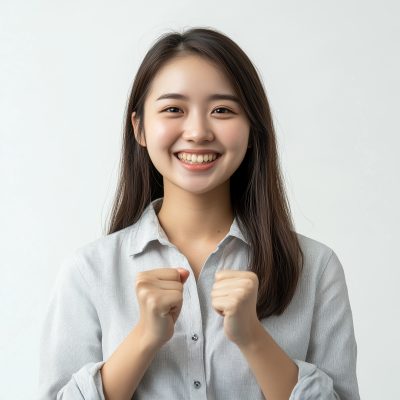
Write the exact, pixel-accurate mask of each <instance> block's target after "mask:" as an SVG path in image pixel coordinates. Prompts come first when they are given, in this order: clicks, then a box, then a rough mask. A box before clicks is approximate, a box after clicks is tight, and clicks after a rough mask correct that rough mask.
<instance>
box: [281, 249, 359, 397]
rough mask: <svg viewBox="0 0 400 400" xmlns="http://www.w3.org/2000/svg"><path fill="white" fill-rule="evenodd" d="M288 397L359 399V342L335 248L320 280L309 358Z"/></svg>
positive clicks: (301, 368)
mask: <svg viewBox="0 0 400 400" xmlns="http://www.w3.org/2000/svg"><path fill="white" fill-rule="evenodd" d="M293 361H294V363H295V364H296V365H297V366H298V367H299V375H298V382H297V384H296V386H295V387H294V389H293V391H292V394H291V396H290V399H289V400H359V399H360V396H359V391H358V383H357V375H356V361H357V343H356V340H355V336H354V326H353V317H352V311H351V308H350V301H349V296H348V290H347V285H346V280H345V275H344V271H343V267H342V265H341V263H340V261H339V259H338V257H337V256H336V254H335V253H334V252H332V255H331V257H330V259H329V261H328V263H327V266H326V268H325V270H324V272H323V274H322V276H321V278H320V280H319V282H318V285H317V288H316V297H315V307H314V315H313V322H312V327H311V337H310V343H309V348H308V351H307V356H306V361H301V360H293Z"/></svg>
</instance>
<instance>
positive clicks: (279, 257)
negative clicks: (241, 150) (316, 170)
mask: <svg viewBox="0 0 400 400" xmlns="http://www.w3.org/2000/svg"><path fill="white" fill-rule="evenodd" d="M189 54H194V55H198V56H200V57H203V58H205V59H207V60H208V61H211V62H213V63H214V65H216V66H217V67H219V68H220V69H221V70H222V71H223V73H224V74H225V75H226V76H227V78H228V79H229V80H230V82H231V84H232V86H233V89H234V91H235V93H236V95H237V97H238V98H239V100H240V105H241V107H242V109H243V110H244V112H245V115H246V116H247V118H248V120H249V122H250V138H251V141H252V147H251V148H249V149H247V153H246V155H245V157H244V159H243V161H242V163H241V164H240V166H239V168H238V169H237V170H236V171H235V172H234V174H233V175H232V176H231V178H230V195H231V202H232V209H233V212H234V214H235V216H236V218H237V221H238V224H239V226H240V229H241V230H242V232H243V235H244V236H245V238H246V239H247V240H248V242H249V244H250V265H249V270H250V271H253V272H254V273H255V274H257V276H258V279H259V289H258V300H257V316H258V318H259V319H262V318H266V317H269V316H272V315H276V316H279V315H281V314H282V313H283V312H284V311H285V309H286V308H287V307H288V305H289V303H290V301H291V300H292V298H293V296H294V293H295V290H296V287H297V283H298V280H299V278H300V274H301V271H302V268H303V254H302V251H301V248H300V244H299V241H298V238H297V235H296V233H295V232H294V229H293V222H292V217H291V214H290V208H289V203H288V200H287V197H286V193H285V189H284V185H283V181H282V176H281V171H280V166H279V160H278V152H277V143H276V134H275V129H274V125H273V121H272V116H271V110H270V107H269V103H268V99H267V96H266V93H265V89H264V86H263V84H262V81H261V79H260V77H259V75H258V73H257V70H256V68H255V67H254V65H253V64H252V62H251V61H250V59H249V58H248V57H247V55H246V54H245V53H244V52H243V50H242V49H241V48H240V47H239V46H238V45H237V44H236V43H235V42H234V41H232V40H231V39H230V38H228V37H227V36H225V35H224V34H222V33H220V32H218V31H216V30H213V29H206V28H192V29H190V30H187V31H185V32H183V33H178V32H172V33H167V34H164V35H162V36H161V37H160V38H159V39H158V40H157V41H156V42H155V44H154V45H153V46H152V47H151V49H150V50H149V51H148V52H147V54H146V56H145V58H144V60H143V62H142V64H141V65H140V67H139V69H138V72H137V74H136V77H135V80H134V82H133V86H132V91H131V95H130V99H129V102H128V104H127V108H126V116H125V130H124V137H123V148H122V158H121V164H120V175H119V183H118V187H117V192H116V195H115V199H114V203H113V206H112V210H111V215H110V220H109V227H108V234H111V233H114V232H116V231H119V230H121V229H124V228H126V227H128V226H130V225H132V224H134V223H135V222H136V221H137V220H138V219H139V218H140V216H141V215H142V212H143V210H144V209H145V208H146V207H147V206H148V205H149V204H150V202H151V201H153V200H155V199H157V198H160V197H163V196H164V188H163V177H162V175H161V174H160V173H159V172H158V171H157V169H156V168H155V167H154V165H153V163H152V161H151V159H150V157H149V154H148V151H147V148H145V147H142V146H140V145H139V144H138V143H137V141H136V139H135V135H134V130H133V126H132V122H131V115H132V112H133V111H136V118H137V119H138V121H139V124H138V132H137V134H138V136H139V137H141V135H143V133H144V126H143V120H144V103H145V100H146V96H147V94H148V93H149V89H150V86H151V84H152V81H153V79H154V77H155V75H156V74H157V72H158V71H160V68H162V67H163V66H164V65H165V64H166V63H167V62H168V61H171V60H172V59H173V58H174V57H177V56H182V55H189Z"/></svg>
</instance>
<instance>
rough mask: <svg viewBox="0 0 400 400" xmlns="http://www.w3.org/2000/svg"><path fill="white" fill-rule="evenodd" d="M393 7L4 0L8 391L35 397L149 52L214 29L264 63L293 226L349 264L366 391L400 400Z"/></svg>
mask: <svg viewBox="0 0 400 400" xmlns="http://www.w3.org/2000/svg"><path fill="white" fill-rule="evenodd" d="M399 20H400V2H398V1H387V0H380V1H377V0H376V1H366V0H364V1H360V0H358V1H351V0H350V1H349V0H346V1H344V0H336V1H330V2H327V1H308V0H305V1H304V0H303V1H270V0H268V1H266V0H263V1H261V0H259V1H249V0H247V1H240V2H239V1H233V0H232V1H226V0H218V1H215V0H213V1H206V0H202V1H181V0H174V1H161V0H158V1H150V0H146V1H140V2H139V1H112V2H111V1H108V2H104V1H68V2H67V1H63V2H61V1H54V0H53V1H43V0H36V1H34V2H33V1H22V0H12V1H11V0H10V1H4V0H1V2H0V134H1V146H0V163H1V164H0V168H1V169H0V172H1V180H0V187H1V192H0V193H1V208H0V209H1V213H0V224H1V225H0V227H1V229H0V235H1V237H0V239H1V242H0V243H1V250H0V259H1V264H0V265H1V279H0V313H1V315H0V323H1V328H0V329H1V341H0V346H1V348H0V351H1V354H0V357H1V363H0V388H1V397H2V398H4V399H10V400H13V399H23V398H25V399H28V398H35V397H36V395H37V383H38V356H39V347H38V346H39V337H40V333H41V328H42V322H43V317H44V313H45V310H46V307H47V304H48V300H49V296H50V292H51V290H52V287H53V284H54V280H55V277H56V274H57V272H58V270H59V268H60V266H61V262H62V260H63V259H64V258H65V257H66V256H67V255H69V254H71V253H72V252H73V251H74V250H76V249H77V248H79V247H81V246H83V245H85V244H87V243H89V242H91V241H93V240H95V239H97V238H99V237H100V236H101V235H102V234H103V232H105V231H104V227H105V220H106V217H107V214H108V211H109V207H110V203H111V199H112V197H113V195H114V190H115V185H116V178H117V172H118V164H119V155H120V145H121V134H122V121H123V113H124V108H125V104H126V100H127V96H128V94H129V91H130V86H131V83H132V81H133V78H134V76H135V72H136V70H137V68H138V65H139V64H140V62H141V60H142V58H143V56H144V55H145V53H146V51H147V49H148V48H149V46H150V45H151V43H152V42H153V40H154V39H155V38H156V37H158V35H160V34H161V33H163V32H165V30H166V29H171V28H172V29H178V30H181V29H182V28H184V27H186V26H210V27H214V28H217V29H219V30H221V31H223V32H224V33H226V34H227V35H228V36H230V37H231V38H232V39H233V40H235V41H236V42H237V43H238V44H239V45H240V46H241V47H242V48H243V50H244V51H245V52H246V53H247V54H248V55H249V56H250V58H251V59H252V60H253V62H254V63H255V65H256V66H257V68H258V69H259V70H260V72H261V74H262V77H263V80H264V83H265V86H266V88H267V93H268V96H269V99H270V102H271V106H272V108H273V112H274V117H275V122H276V126H277V132H278V135H279V142H280V151H281V154H282V163H283V167H284V171H285V176H286V179H287V187H288V191H289V194H290V198H291V204H292V208H293V214H294V217H295V221H296V228H297V230H298V231H299V232H300V233H302V234H305V235H306V236H309V237H311V238H314V239H316V240H318V241H320V242H323V243H325V244H326V245H328V246H330V247H331V248H333V249H334V251H335V252H336V253H337V254H338V256H339V259H340V260H341V262H342V264H343V267H344V270H345V275H346V281H347V285H348V290H349V296H350V303H351V307H352V311H353V318H354V324H355V334H356V340H357V345H358V366H357V370H358V382H359V388H360V395H361V398H362V399H363V400H376V399H395V398H400V389H399V384H398V381H399V377H400V367H399V362H398V358H399V356H400V351H399V350H400V345H399V338H400V311H399V306H400V294H399V292H400V290H399V289H398V288H399V278H400V268H399V267H400V265H399V259H398V249H399V245H398V239H399V234H398V227H399V222H400V221H399V205H400V190H399V177H398V175H399V167H400V162H399V158H398V148H399V146H400V139H399V137H400V129H399V128H400V122H399V106H400V104H399V103H400V102H399V98H400V95H399V93H400V79H399V71H400V56H399V37H400V28H399V26H400V24H399Z"/></svg>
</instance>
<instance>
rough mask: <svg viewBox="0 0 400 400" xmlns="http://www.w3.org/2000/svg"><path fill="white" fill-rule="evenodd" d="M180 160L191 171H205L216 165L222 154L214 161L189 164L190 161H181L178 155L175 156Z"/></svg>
mask: <svg viewBox="0 0 400 400" xmlns="http://www.w3.org/2000/svg"><path fill="white" fill-rule="evenodd" d="M174 157H175V158H176V159H177V160H178V161H179V163H180V164H181V165H182V166H184V167H185V168H186V169H187V170H189V171H194V172H203V171H206V170H208V169H210V168H212V167H213V166H214V165H215V163H216V162H217V161H218V160H219V159H220V158H221V156H218V157H217V158H216V159H215V160H214V161H212V162H210V163H207V164H189V163H186V162H184V161H181V160H180V159H179V158H178V157H176V156H174Z"/></svg>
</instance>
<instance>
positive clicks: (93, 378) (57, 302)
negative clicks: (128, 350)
mask: <svg viewBox="0 0 400 400" xmlns="http://www.w3.org/2000/svg"><path fill="white" fill-rule="evenodd" d="M80 262H81V261H80V258H79V255H77V254H73V255H72V256H71V257H69V258H68V259H67V260H66V261H65V262H64V263H63V265H62V267H61V269H60V271H59V273H58V275H57V278H56V282H55V285H54V288H53V291H52V294H51V297H50V303H49V305H48V308H47V312H46V316H45V319H44V325H43V329H42V335H41V338H40V354H39V360H40V362H39V397H38V398H39V400H83V399H85V400H104V394H103V387H102V381H101V374H100V368H101V367H102V366H103V364H104V363H105V361H103V354H102V346H101V339H102V332H101V326H100V321H99V317H98V314H97V310H96V307H95V304H94V301H93V299H92V297H91V291H90V288H89V286H88V284H87V282H86V280H85V278H84V276H83V275H82V273H81V270H80V269H79V266H80V265H81V264H80Z"/></svg>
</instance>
